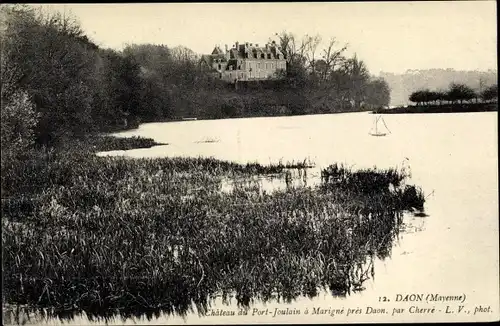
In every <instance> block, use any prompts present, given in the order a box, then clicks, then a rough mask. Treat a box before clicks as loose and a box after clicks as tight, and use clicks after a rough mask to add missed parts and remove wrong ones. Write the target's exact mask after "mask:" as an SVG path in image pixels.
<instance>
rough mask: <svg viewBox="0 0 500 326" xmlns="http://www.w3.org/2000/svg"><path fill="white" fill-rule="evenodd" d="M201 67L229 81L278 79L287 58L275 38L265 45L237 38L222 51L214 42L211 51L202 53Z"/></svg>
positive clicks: (283, 69)
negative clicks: (239, 41) (240, 40)
mask: <svg viewBox="0 0 500 326" xmlns="http://www.w3.org/2000/svg"><path fill="white" fill-rule="evenodd" d="M200 68H201V69H203V70H205V71H211V72H213V73H214V74H215V75H216V76H217V77H218V78H220V79H222V80H225V81H227V82H231V83H236V82H238V81H252V80H268V79H277V78H279V76H280V71H283V72H285V71H286V60H285V57H284V55H283V53H282V52H281V50H280V48H279V47H278V46H277V45H276V43H275V42H274V41H273V42H272V43H268V44H266V45H265V46H263V47H259V45H258V44H252V43H248V42H247V43H244V44H240V43H238V42H236V43H235V44H234V45H233V47H232V48H231V49H228V46H227V45H226V46H225V51H223V50H222V49H221V48H220V47H219V46H215V48H214V50H213V51H212V54H207V55H203V56H202V57H201V59H200Z"/></svg>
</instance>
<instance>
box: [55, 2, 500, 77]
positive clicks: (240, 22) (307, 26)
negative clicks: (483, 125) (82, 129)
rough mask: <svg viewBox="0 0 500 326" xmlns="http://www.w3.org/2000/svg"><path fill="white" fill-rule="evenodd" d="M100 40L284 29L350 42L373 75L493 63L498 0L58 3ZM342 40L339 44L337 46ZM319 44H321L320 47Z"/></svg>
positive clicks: (255, 37) (192, 38)
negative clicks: (381, 72)
mask: <svg viewBox="0 0 500 326" xmlns="http://www.w3.org/2000/svg"><path fill="white" fill-rule="evenodd" d="M50 7H52V8H53V9H56V10H59V11H61V12H62V11H63V10H66V13H71V14H72V15H73V16H74V17H76V18H77V19H78V20H79V21H80V23H81V25H82V27H83V29H84V30H85V32H86V34H87V36H89V37H90V38H91V39H92V40H93V41H94V42H96V43H97V44H98V45H100V46H103V47H110V48H114V49H122V48H123V46H124V45H125V44H127V43H154V44H165V45H168V46H172V47H173V46H177V45H184V46H186V47H188V48H190V49H192V50H193V51H195V52H197V53H199V54H201V53H210V52H211V51H212V49H213V47H214V45H215V44H220V45H221V46H222V48H224V45H225V44H228V45H229V46H231V45H233V44H234V43H235V42H236V41H239V42H240V43H241V42H250V43H258V44H264V43H265V42H267V41H268V39H269V37H272V36H273V35H274V34H275V33H277V32H278V33H279V32H282V31H284V30H286V31H288V32H292V33H294V34H295V35H296V36H298V37H302V36H303V35H305V34H310V35H314V34H319V35H321V36H322V38H323V40H324V41H325V42H326V41H327V40H328V39H330V38H331V37H335V38H336V39H337V40H338V41H339V43H340V44H345V43H348V44H349V52H348V54H353V53H354V52H356V53H357V54H358V57H359V58H360V59H362V60H364V61H365V62H366V64H367V66H368V68H369V70H370V71H371V72H372V73H373V74H378V73H379V72H380V71H384V72H396V73H397V72H404V71H406V70H407V69H429V68H453V69H456V70H488V69H497V55H496V54H497V35H496V30H497V28H496V1H436V2H434V1H432V2H431V1H429V2H427V1H424V2H386V3H381V2H344V3H282V2H281V3H197V4H193V3H191V4H182V3H155V4H131V3H129V4H66V5H63V4H58V5H50ZM340 44H339V46H340ZM320 48H321V46H320Z"/></svg>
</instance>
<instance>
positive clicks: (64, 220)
mask: <svg viewBox="0 0 500 326" xmlns="http://www.w3.org/2000/svg"><path fill="white" fill-rule="evenodd" d="M93 151H95V149H92V148H91V147H89V148H88V150H81V149H78V150H71V149H65V150H64V151H60V150H59V151H57V150H53V151H50V152H41V151H39V152H38V154H37V155H38V156H32V159H31V160H25V161H23V163H22V167H20V168H18V169H17V170H13V171H10V173H9V174H7V175H5V176H4V175H3V176H2V185H3V187H5V188H7V189H6V190H8V191H7V192H2V228H3V234H2V247H3V261H4V265H3V266H4V269H3V275H4V284H3V285H4V287H3V288H4V289H3V293H4V295H3V298H4V303H6V304H19V305H26V306H28V307H30V309H33V310H35V311H38V312H39V313H42V312H43V310H41V309H42V308H51V309H50V310H49V314H50V315H51V316H54V315H55V316H59V317H63V318H69V317H71V316H72V315H74V314H76V313H80V312H82V311H84V312H86V313H87V315H88V316H89V317H90V318H102V317H113V316H117V315H121V316H122V317H130V316H143V315H146V316H147V317H149V318H151V317H153V316H154V315H158V314H159V313H161V312H163V313H167V314H171V313H175V314H185V313H186V312H187V311H188V310H189V308H190V307H191V305H192V304H193V303H194V304H195V305H196V306H197V307H198V310H199V311H201V312H203V311H204V310H205V309H206V308H207V305H208V303H209V302H210V299H211V298H213V297H214V296H216V295H222V296H223V297H224V298H226V299H228V298H230V297H236V300H237V302H238V303H239V304H240V305H243V306H248V305H249V304H250V303H251V302H252V301H253V300H264V301H267V300H270V299H272V298H277V299H281V300H285V301H290V300H293V299H294V298H296V297H298V296H300V295H307V296H311V297H312V296H315V295H317V294H318V292H319V290H320V289H326V290H328V291H330V292H331V293H332V294H334V295H345V294H347V293H349V292H350V291H353V290H360V289H361V288H362V283H363V281H364V280H366V279H368V278H369V277H372V276H373V275H374V273H375V271H374V268H373V265H372V262H373V259H374V258H375V257H379V258H382V259H383V258H385V257H387V256H388V255H390V251H391V247H392V240H393V238H394V237H395V236H396V235H397V233H398V229H399V225H400V223H401V214H402V211H403V210H404V209H409V208H411V207H412V206H413V207H415V208H423V202H424V197H423V193H422V192H421V191H420V190H419V189H418V188H415V187H413V186H407V185H405V184H404V181H405V180H406V174H405V172H404V171H399V170H392V169H391V170H364V171H352V170H349V169H346V168H344V167H342V166H337V165H332V166H330V167H329V168H327V169H325V170H324V171H323V173H322V176H323V181H322V183H321V185H320V186H317V187H311V188H287V189H285V190H282V191H275V192H272V193H265V192H261V191H260V190H259V189H258V187H257V188H256V187H244V186H243V187H242V186H236V187H234V188H233V189H232V190H230V191H221V188H222V184H223V182H224V180H227V179H241V178H250V177H253V176H255V175H263V174H269V173H273V174H278V177H279V176H281V177H283V178H285V176H286V171H287V167H286V166H285V165H281V166H279V165H278V166H263V165H259V164H248V165H240V164H235V163H231V162H224V161H219V160H215V159H205V158H192V159H191V158H190V159H187V158H161V159H129V158H120V157H98V156H96V155H94V153H93ZM41 162H43V163H41ZM304 167H305V166H304V165H300V164H296V165H295V166H292V168H301V169H302V168H304ZM4 194H5V196H4ZM45 313H46V311H45Z"/></svg>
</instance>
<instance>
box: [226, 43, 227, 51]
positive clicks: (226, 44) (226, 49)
mask: <svg viewBox="0 0 500 326" xmlns="http://www.w3.org/2000/svg"><path fill="white" fill-rule="evenodd" d="M226 52H227V44H226Z"/></svg>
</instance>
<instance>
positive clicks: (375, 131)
mask: <svg viewBox="0 0 500 326" xmlns="http://www.w3.org/2000/svg"><path fill="white" fill-rule="evenodd" d="M381 121H382V123H383V127H382V128H381V126H380V125H379V124H380V122H381ZM384 127H385V131H384ZM388 133H389V134H390V133H391V131H390V130H389V128H388V127H387V124H386V123H385V121H384V118H382V116H380V115H379V116H378V117H375V120H374V122H373V127H372V128H371V129H370V132H369V134H370V135H372V136H378V137H381V136H385V135H387V134H388Z"/></svg>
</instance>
